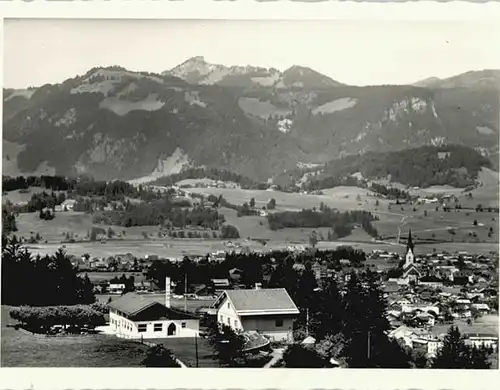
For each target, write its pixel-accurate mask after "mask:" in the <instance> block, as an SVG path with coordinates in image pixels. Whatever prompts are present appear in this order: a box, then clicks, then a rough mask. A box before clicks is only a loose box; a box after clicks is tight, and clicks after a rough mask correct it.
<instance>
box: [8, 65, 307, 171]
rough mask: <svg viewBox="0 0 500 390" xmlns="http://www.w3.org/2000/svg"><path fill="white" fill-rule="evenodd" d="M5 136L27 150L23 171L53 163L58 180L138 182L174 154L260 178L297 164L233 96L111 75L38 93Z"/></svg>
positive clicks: (99, 73)
mask: <svg viewBox="0 0 500 390" xmlns="http://www.w3.org/2000/svg"><path fill="white" fill-rule="evenodd" d="M4 129H5V132H4V140H7V141H10V142H11V143H14V144H15V145H23V146H24V150H22V151H20V152H19V154H18V156H17V162H18V166H19V168H20V171H21V172H32V171H34V170H36V169H37V168H38V167H39V166H40V164H43V163H46V164H48V166H51V167H54V168H55V170H56V172H57V173H58V174H67V175H70V174H91V175H93V176H95V177H96V178H100V179H113V178H121V179H133V178H137V177H141V176H144V175H148V174H150V173H151V172H152V171H154V170H155V169H158V166H161V164H162V163H163V162H164V161H165V160H166V159H168V158H169V157H170V156H172V155H173V154H174V153H176V154H177V155H179V153H180V154H184V156H183V158H185V160H187V161H189V164H191V165H195V166H201V165H206V166H215V167H231V168H232V169H234V170H235V171H236V172H240V173H242V174H245V175H247V176H251V177H255V178H260V179H266V178H267V177H268V174H269V173H271V172H273V170H278V171H279V170H282V169H285V168H286V167H287V166H293V164H294V161H290V158H289V157H288V156H287V155H286V154H284V153H283V152H282V150H293V149H294V146H293V143H292V142H291V140H287V139H285V137H284V136H283V134H281V133H280V132H279V131H277V130H273V129H270V128H269V127H268V126H267V125H266V124H264V123H262V122H261V121H258V120H255V119H254V118H249V117H248V116H247V115H245V114H244V113H243V112H242V110H241V109H240V108H239V107H238V105H237V104H236V100H235V99H234V97H233V96H232V95H231V93H230V92H228V91H226V90H224V89H222V88H219V87H209V88H206V87H203V86H192V85H189V84H187V83H185V82H183V81H181V80H179V79H174V78H165V77H164V78H161V77H158V76H150V75H141V74H134V73H131V72H127V71H123V70H114V69H109V68H108V69H95V70H93V71H91V72H89V73H88V74H87V75H85V76H83V77H79V78H75V79H72V80H67V81H66V82H64V83H63V84H60V85H47V86H44V87H41V88H39V89H38V90H36V91H35V93H34V94H33V95H32V96H31V98H30V104H29V106H28V107H27V108H25V109H24V110H21V111H20V112H18V113H17V114H15V115H13V117H12V118H10V119H7V120H6V121H5V122H4ZM4 145H5V143H4ZM276 145H283V146H285V145H286V147H285V148H284V149H281V148H276ZM7 152H8V151H7ZM295 153H299V152H298V150H296V151H295ZM4 154H5V153H4ZM299 154H300V153H299Z"/></svg>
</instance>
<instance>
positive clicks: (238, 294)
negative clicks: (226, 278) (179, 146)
mask: <svg viewBox="0 0 500 390" xmlns="http://www.w3.org/2000/svg"><path fill="white" fill-rule="evenodd" d="M212 307H213V308H215V309H217V321H218V323H219V324H224V325H228V326H230V327H231V328H233V329H234V330H237V331H242V332H252V331H253V332H258V333H260V334H262V335H264V336H266V337H267V338H269V339H271V340H273V341H286V342H292V341H293V336H292V327H293V321H294V320H295V319H296V318H297V316H298V314H299V309H298V308H297V306H296V305H295V303H294V302H293V300H292V298H290V295H288V292H287V291H286V290H285V289H284V288H270V289H261V288H256V289H242V290H224V291H223V292H222V294H220V295H219V297H218V298H217V300H216V301H215V303H214V304H213V306H212Z"/></svg>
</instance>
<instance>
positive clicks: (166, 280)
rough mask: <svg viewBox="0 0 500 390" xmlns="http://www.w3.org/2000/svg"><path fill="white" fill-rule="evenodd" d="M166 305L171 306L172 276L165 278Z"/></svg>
mask: <svg viewBox="0 0 500 390" xmlns="http://www.w3.org/2000/svg"><path fill="white" fill-rule="evenodd" d="M165 306H166V307H168V308H170V278H169V277H168V276H167V277H166V278H165Z"/></svg>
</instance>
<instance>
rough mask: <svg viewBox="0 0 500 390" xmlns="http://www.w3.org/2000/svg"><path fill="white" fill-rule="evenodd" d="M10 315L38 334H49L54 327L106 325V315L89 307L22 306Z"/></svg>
mask: <svg viewBox="0 0 500 390" xmlns="http://www.w3.org/2000/svg"><path fill="white" fill-rule="evenodd" d="M9 314H10V316H11V318H13V319H15V320H17V321H19V322H20V323H21V324H22V325H23V326H24V327H25V328H26V329H28V330H30V331H33V332H36V333H47V332H48V331H49V330H50V328H51V327H52V326H54V325H60V326H63V327H66V326H70V327H76V328H83V327H88V328H91V329H93V328H95V327H96V326H101V325H104V324H105V323H106V320H105V318H104V314H103V313H102V312H100V311H98V310H96V309H95V308H93V307H92V306H88V305H75V306H47V307H29V306H21V307H17V308H14V309H12V310H11V311H10V313H9Z"/></svg>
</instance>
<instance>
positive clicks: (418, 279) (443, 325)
mask: <svg viewBox="0 0 500 390" xmlns="http://www.w3.org/2000/svg"><path fill="white" fill-rule="evenodd" d="M408 234H409V235H408V239H407V245H406V251H405V252H404V253H397V252H394V253H389V252H387V251H377V250H374V251H373V252H372V253H370V254H367V256H366V264H365V267H368V268H370V269H371V270H372V271H374V272H375V273H376V274H377V275H378V276H377V278H378V280H379V282H380V285H381V288H382V290H383V292H384V298H385V300H386V301H387V312H386V318H387V319H388V321H389V323H390V329H389V331H388V336H389V338H391V339H394V340H397V341H398V343H400V344H401V345H402V346H404V347H406V348H409V349H410V350H413V351H420V352H421V353H423V354H425V356H426V357H427V358H428V359H432V358H434V357H435V356H436V354H437V352H438V351H439V350H440V348H441V347H442V345H443V338H444V337H445V335H446V331H447V329H448V327H449V326H450V325H453V324H461V326H460V330H461V332H462V334H463V336H464V337H465V339H466V342H467V343H468V344H470V345H473V346H475V347H478V348H479V347H486V348H491V349H492V350H493V351H497V348H498V333H497V321H496V319H497V317H496V316H497V315H498V314H497V313H498V254H496V253H492V254H490V255H488V256H486V255H475V254H471V253H467V252H460V253H459V252H457V253H437V252H436V253H423V254H421V253H419V252H418V248H417V249H416V248H415V245H414V244H413V241H412V236H411V231H409V233H408ZM226 246H227V252H224V251H219V252H216V253H211V254H207V255H206V256H199V257H194V258H191V259H188V258H187V257H184V258H177V259H175V258H172V259H161V258H159V257H158V256H146V257H145V258H142V259H137V258H135V257H134V256H132V255H131V254H124V255H116V256H112V257H109V258H106V259H98V258H91V257H90V256H88V255H87V256H82V258H74V257H73V258H72V260H71V261H72V263H73V265H74V266H75V267H77V268H78V269H79V271H80V272H81V273H82V274H85V273H89V272H90V273H92V274H93V275H99V276H100V277H99V278H98V280H99V281H96V282H94V292H95V293H96V297H97V299H98V300H99V301H101V302H105V303H106V304H107V305H108V307H109V323H108V324H107V325H105V326H102V327H100V328H99V329H100V331H102V332H104V333H106V334H109V335H114V336H117V337H122V338H128V339H134V338H135V339H141V340H150V341H151V342H154V341H155V340H163V339H166V338H176V337H177V338H184V337H203V335H204V334H205V332H204V330H203V329H204V326H203V324H204V323H205V322H206V321H207V320H209V319H211V320H213V321H216V322H219V323H220V324H224V325H227V326H229V327H231V328H232V329H233V330H235V331H238V332H241V333H242V334H244V335H245V338H246V339H247V340H248V342H249V345H250V346H249V347H248V348H247V349H246V352H248V353H257V354H259V355H262V354H263V355H265V356H272V357H273V359H274V360H273V362H274V361H276V360H278V359H279V357H280V356H281V355H280V353H282V351H283V346H286V345H288V344H290V343H294V342H295V343H297V342H299V343H303V345H305V346H310V345H314V344H315V342H316V340H315V339H314V337H312V336H311V335H308V332H307V331H306V333H305V334H304V335H303V337H302V339H299V340H297V339H294V335H293V334H294V332H293V322H294V321H295V320H296V318H297V317H298V315H299V309H298V307H297V305H296V304H295V303H294V302H293V300H292V299H291V297H290V295H289V294H288V293H287V291H286V289H284V288H266V287H262V286H266V285H268V282H269V278H266V277H264V278H263V279H262V280H256V281H255V283H254V286H253V287H252V288H248V283H247V284H245V283H242V280H241V277H242V273H244V271H243V270H241V269H238V268H230V269H228V270H227V273H226V275H221V276H225V277H219V278H211V279H209V280H207V281H206V283H204V284H200V283H190V282H189V279H190V277H189V274H186V275H185V278H186V280H185V282H186V283H182V284H183V286H182V288H183V291H179V288H178V287H179V286H177V284H178V283H176V282H174V281H173V280H170V278H169V277H167V278H166V280H165V283H164V286H161V283H156V282H155V281H154V280H150V279H149V280H148V278H147V277H145V275H148V269H149V268H150V267H152V266H153V264H154V263H155V262H156V263H159V262H170V263H177V264H181V263H183V262H186V261H189V262H192V263H193V264H198V263H205V264H206V263H209V264H213V263H216V264H223V263H224V262H225V261H226V257H227V253H231V251H232V253H233V255H236V256H237V254H236V251H238V250H239V249H240V248H238V247H239V246H240V245H239V244H237V243H232V242H227V243H226ZM292 249H293V250H292ZM289 250H290V252H289V254H290V255H289V256H291V257H292V258H297V261H296V262H295V263H294V264H293V268H294V269H295V270H296V271H297V272H299V273H300V272H302V271H304V270H305V268H306V266H305V265H304V264H303V262H301V261H300V256H301V254H303V253H305V252H310V251H311V250H312V248H310V247H307V246H295V247H293V248H291V247H290V248H289ZM258 256H262V254H259V255H258ZM339 264H340V268H337V269H336V270H335V269H331V268H329V267H328V265H327V262H326V261H323V262H321V259H320V256H319V257H318V260H316V261H314V262H313V263H312V265H311V267H310V270H311V271H312V273H313V274H314V277H315V279H316V281H317V283H318V286H322V285H324V284H325V282H326V281H328V280H335V281H336V283H337V284H338V285H339V286H343V285H345V284H347V283H348V281H349V278H350V277H351V275H352V272H353V271H354V272H358V271H359V268H356V267H353V265H352V264H351V261H350V260H348V259H340V261H339ZM376 264H380V265H384V266H383V267H377V265H376ZM387 264H389V265H392V267H390V268H387ZM120 272H122V273H123V276H122V278H121V279H120V277H118V275H120ZM106 274H110V275H114V277H113V278H110V279H108V280H106ZM125 274H127V275H136V279H134V278H133V277H132V278H131V279H134V281H133V282H131V283H130V280H128V279H127V277H125ZM318 288H321V287H318ZM200 324H201V325H200ZM306 327H307V324H306ZM274 343H279V345H278V347H277V348H272V345H274ZM332 362H333V363H332V366H338V364H336V363H335V360H334V359H333V358H332ZM268 363H269V362H268Z"/></svg>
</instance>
